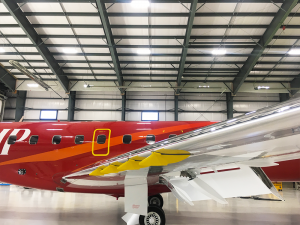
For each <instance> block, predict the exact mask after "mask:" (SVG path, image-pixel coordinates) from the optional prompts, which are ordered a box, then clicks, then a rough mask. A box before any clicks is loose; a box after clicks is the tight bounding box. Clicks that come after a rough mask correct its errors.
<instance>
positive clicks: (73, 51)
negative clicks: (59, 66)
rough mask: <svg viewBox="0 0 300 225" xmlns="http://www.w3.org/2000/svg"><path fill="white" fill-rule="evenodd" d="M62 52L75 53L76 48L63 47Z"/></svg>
mask: <svg viewBox="0 0 300 225" xmlns="http://www.w3.org/2000/svg"><path fill="white" fill-rule="evenodd" d="M63 51H64V53H71V54H75V53H77V50H76V49H75V48H65V49H64V50H63Z"/></svg>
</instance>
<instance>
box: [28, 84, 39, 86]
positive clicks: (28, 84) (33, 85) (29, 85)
mask: <svg viewBox="0 0 300 225" xmlns="http://www.w3.org/2000/svg"><path fill="white" fill-rule="evenodd" d="M27 86H28V87H38V86H39V85H38V84H27Z"/></svg>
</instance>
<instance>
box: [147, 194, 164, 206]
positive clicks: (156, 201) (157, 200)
mask: <svg viewBox="0 0 300 225" xmlns="http://www.w3.org/2000/svg"><path fill="white" fill-rule="evenodd" d="M148 203H149V206H153V205H154V206H158V207H159V208H162V207H163V205H164V199H163V197H162V196H161V195H160V194H158V195H153V196H149V197H148Z"/></svg>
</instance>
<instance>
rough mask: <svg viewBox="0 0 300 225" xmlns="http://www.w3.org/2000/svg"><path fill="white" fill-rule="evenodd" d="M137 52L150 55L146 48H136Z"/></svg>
mask: <svg viewBox="0 0 300 225" xmlns="http://www.w3.org/2000/svg"><path fill="white" fill-rule="evenodd" d="M137 54H140V55H150V54H151V51H150V49H148V48H144V49H138V50H137Z"/></svg>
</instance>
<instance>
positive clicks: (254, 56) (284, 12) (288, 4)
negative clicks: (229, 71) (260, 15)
mask: <svg viewBox="0 0 300 225" xmlns="http://www.w3.org/2000/svg"><path fill="white" fill-rule="evenodd" d="M297 3H298V0H289V1H285V2H284V3H283V4H282V5H281V8H280V9H279V10H278V12H277V13H276V16H275V17H274V19H273V20H272V22H271V24H270V25H269V27H268V28H267V30H266V31H265V33H264V34H263V36H262V38H261V39H260V40H259V45H257V46H256V47H255V48H254V49H253V51H252V53H251V56H250V57H249V58H248V59H247V61H246V63H245V64H244V65H243V67H242V68H241V71H240V72H239V73H238V75H237V77H236V78H235V79H234V81H233V93H234V94H236V93H237V92H238V91H239V89H240V87H241V86H242V84H243V82H244V81H245V79H246V78H247V76H248V75H249V73H250V72H251V70H252V69H253V67H254V66H255V65H256V63H257V61H258V59H259V58H260V56H261V55H262V54H263V52H264V50H265V48H266V46H267V45H268V44H269V43H270V41H271V40H272V39H273V36H274V35H275V33H276V32H277V30H278V29H279V27H280V26H281V25H282V23H283V22H284V20H285V19H286V17H287V16H288V15H289V14H290V12H291V10H292V9H293V8H294V7H295V6H296V5H297Z"/></svg>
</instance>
